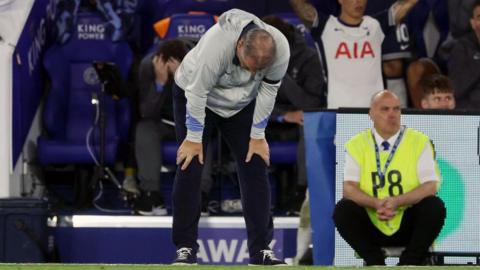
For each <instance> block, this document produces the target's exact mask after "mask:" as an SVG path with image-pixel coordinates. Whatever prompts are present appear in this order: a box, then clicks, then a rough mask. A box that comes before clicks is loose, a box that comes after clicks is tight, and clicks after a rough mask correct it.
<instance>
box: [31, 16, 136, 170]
mask: <svg viewBox="0 0 480 270" xmlns="http://www.w3.org/2000/svg"><path fill="white" fill-rule="evenodd" d="M106 24H107V22H106V21H105V20H104V19H103V18H102V17H101V16H100V15H99V14H97V13H80V14H78V19H77V22H76V25H75V31H74V33H73V35H72V37H71V38H70V39H69V40H68V41H67V42H66V43H65V44H63V45H58V44H56V45H53V46H52V47H51V48H49V49H48V50H47V52H46V53H45V57H44V59H43V64H44V66H45V69H46V70H47V72H48V74H49V76H50V78H51V88H50V90H49V92H48V95H47V98H46V101H45V107H44V112H43V127H44V129H45V131H46V135H43V136H41V137H39V138H38V149H37V150H38V151H37V152H38V159H39V162H40V163H41V164H43V165H48V164H71V163H74V164H93V163H94V161H93V159H92V157H91V156H90V154H89V152H88V150H87V147H86V136H87V132H88V130H89V129H90V128H91V127H92V125H93V123H94V118H95V115H96V109H95V107H94V106H93V105H92V103H91V100H92V95H93V94H94V93H95V94H96V95H98V96H100V94H99V92H100V90H101V85H100V83H99V80H98V76H97V73H96V71H95V69H94V68H93V65H92V64H93V62H94V61H108V62H113V63H115V64H116V65H117V66H118V68H119V71H120V73H121V75H122V77H123V78H124V79H125V78H127V74H128V72H129V69H130V66H131V64H132V59H133V56H132V52H131V50H130V48H129V47H128V44H127V43H126V42H113V41H112V40H111V39H110V38H109V37H108V35H106V34H105V29H106ZM104 111H105V116H106V120H105V122H106V132H105V163H106V164H112V163H114V162H115V160H116V155H117V148H118V145H119V143H120V142H122V141H124V142H126V141H127V139H128V130H129V125H130V108H129V102H128V100H126V99H121V100H118V101H117V100H114V99H113V98H112V97H110V96H105V103H104ZM99 133H100V132H99V127H98V126H97V127H96V128H95V129H94V132H93V135H92V136H91V145H92V149H93V151H94V153H95V154H96V158H97V160H98V159H99V156H98V154H99V142H100V139H99V138H100V137H99Z"/></svg>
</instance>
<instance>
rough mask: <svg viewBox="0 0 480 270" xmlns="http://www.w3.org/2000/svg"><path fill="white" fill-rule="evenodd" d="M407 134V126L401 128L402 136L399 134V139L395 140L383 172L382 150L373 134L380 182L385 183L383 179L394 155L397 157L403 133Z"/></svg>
mask: <svg viewBox="0 0 480 270" xmlns="http://www.w3.org/2000/svg"><path fill="white" fill-rule="evenodd" d="M404 132H405V126H402V127H401V128H400V134H398V137H397V139H396V140H395V143H394V144H393V147H392V150H391V151H390V155H388V158H387V161H385V166H384V168H383V170H381V168H380V166H381V164H380V150H379V149H378V145H377V141H376V140H375V136H374V135H373V132H372V138H373V143H374V144H375V159H376V161H377V173H378V176H379V177H380V181H383V178H384V177H385V173H386V172H387V168H388V165H390V162H391V161H392V158H393V155H395V152H396V151H397V148H398V145H399V144H400V141H401V140H402V137H403V133H404Z"/></svg>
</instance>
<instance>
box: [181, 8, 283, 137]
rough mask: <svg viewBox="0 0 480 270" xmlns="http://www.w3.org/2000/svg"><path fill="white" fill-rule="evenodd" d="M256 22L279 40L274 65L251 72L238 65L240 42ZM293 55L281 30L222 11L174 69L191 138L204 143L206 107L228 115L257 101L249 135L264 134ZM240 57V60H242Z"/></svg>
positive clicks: (241, 13) (237, 12) (243, 14)
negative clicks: (238, 43)
mask: <svg viewBox="0 0 480 270" xmlns="http://www.w3.org/2000/svg"><path fill="white" fill-rule="evenodd" d="M251 22H253V23H254V24H255V25H256V26H258V27H259V28H262V29H265V30H266V31H268V32H269V33H270V34H271V35H272V37H273V39H274V41H275V44H276V55H275V58H274V61H273V63H272V65H270V66H269V67H267V68H265V69H263V70H259V71H257V72H256V74H255V75H252V74H251V73H250V72H249V71H248V70H246V69H244V68H242V67H240V65H239V64H238V62H237V63H236V61H235V59H236V54H235V52H236V46H237V41H238V40H239V38H240V34H241V33H242V30H243V28H244V27H245V26H247V25H248V24H249V23H251ZM289 58H290V50H289V45H288V41H287V39H286V38H285V37H284V36H283V34H282V33H280V31H278V30H277V29H276V28H274V27H272V26H270V25H268V24H265V23H264V22H262V21H261V20H260V19H259V18H257V17H256V16H255V15H253V14H250V13H248V12H245V11H242V10H239V9H232V10H229V11H227V12H225V13H223V14H222V15H221V16H220V18H219V20H218V23H217V24H215V25H214V26H212V27H211V28H210V29H209V30H208V31H207V32H206V33H205V34H204V35H203V37H202V38H201V39H200V41H199V42H198V44H197V46H195V47H194V48H193V49H192V50H191V51H190V52H189V53H188V54H187V55H186V56H185V58H184V59H183V61H182V63H181V65H180V66H179V68H178V69H177V71H176V73H175V82H176V83H177V85H178V86H180V87H181V88H182V89H183V90H185V97H186V99H187V116H186V126H187V137H186V139H187V140H189V141H192V142H197V143H199V142H202V135H203V128H204V124H205V108H206V107H207V108H208V109H210V110H211V111H213V112H214V113H216V114H218V115H220V116H221V117H224V118H228V117H231V116H233V115H235V114H236V113H238V112H239V111H241V110H242V109H243V108H244V107H245V106H247V105H248V104H249V103H250V102H252V100H253V99H256V104H255V111H254V115H253V125H252V128H251V131H250V137H251V138H253V139H262V138H264V137H265V127H266V126H267V122H268V119H269V117H270V113H271V112H272V109H273V105H274V104H275V97H276V95H277V90H278V88H279V86H280V83H281V80H282V78H283V76H284V75H285V72H286V71H287V67H288V61H289ZM237 61H238V60H237Z"/></svg>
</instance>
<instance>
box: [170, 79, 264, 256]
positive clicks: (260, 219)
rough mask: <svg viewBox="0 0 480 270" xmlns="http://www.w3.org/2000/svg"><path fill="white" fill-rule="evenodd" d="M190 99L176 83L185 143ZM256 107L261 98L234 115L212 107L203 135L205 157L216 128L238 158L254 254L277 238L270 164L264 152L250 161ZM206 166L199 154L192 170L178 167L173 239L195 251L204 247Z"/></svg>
mask: <svg viewBox="0 0 480 270" xmlns="http://www.w3.org/2000/svg"><path fill="white" fill-rule="evenodd" d="M186 103H187V100H186V98H185V92H184V91H183V89H181V88H180V87H179V86H177V85H176V84H174V86H173V105H174V106H173V107H174V116H175V130H176V135H177V141H178V143H179V144H181V143H182V142H183V140H184V139H185V137H186V134H187V129H186V126H185V116H186ZM254 109H255V102H254V101H252V102H251V103H250V104H249V105H248V106H246V107H245V108H243V109H242V110H241V111H240V112H238V113H237V114H235V115H233V116H232V117H229V118H223V117H220V116H219V115H217V114H215V113H214V112H212V111H210V110H209V109H206V117H205V127H204V131H203V139H202V141H203V151H204V156H205V150H206V148H207V147H208V145H206V143H207V142H208V141H209V140H208V138H209V137H210V136H211V135H212V133H213V132H214V131H215V128H218V129H219V130H220V133H221V136H222V137H223V139H224V140H225V142H226V143H227V145H228V147H229V149H230V151H231V152H232V155H233V157H234V158H235V162H236V165H237V174H238V179H239V183H240V194H241V197H242V207H243V213H244V218H245V223H246V227H247V236H248V249H249V254H250V257H252V255H254V254H256V253H258V252H259V251H260V250H263V249H268V244H269V243H270V241H271V240H272V237H273V222H272V214H271V212H270V204H271V199H270V184H269V182H268V175H267V166H266V164H265V162H264V161H263V159H262V158H261V157H260V156H258V155H253V157H252V159H251V160H250V162H248V163H246V162H245V158H246V156H247V152H248V145H249V142H250V129H251V126H252V119H253V112H254ZM202 169H203V165H201V164H200V162H199V161H198V158H197V157H195V158H194V159H193V160H192V162H191V163H190V165H189V166H188V168H187V169H186V170H184V171H182V170H181V169H180V166H178V167H177V171H176V175H175V181H174V184H173V199H172V200H173V229H172V238H173V243H174V244H175V246H176V247H177V248H181V247H189V248H193V249H194V251H195V252H196V251H197V249H198V244H197V237H198V220H199V218H200V210H201V202H200V201H201V188H200V186H201V174H202Z"/></svg>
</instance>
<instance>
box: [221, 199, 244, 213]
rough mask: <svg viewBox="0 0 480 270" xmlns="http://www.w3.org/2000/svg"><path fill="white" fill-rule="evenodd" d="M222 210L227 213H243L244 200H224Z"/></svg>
mask: <svg viewBox="0 0 480 270" xmlns="http://www.w3.org/2000/svg"><path fill="white" fill-rule="evenodd" d="M221 208H222V211H223V212H225V213H241V212H242V211H243V207H242V200H240V199H236V200H223V201H222V203H221Z"/></svg>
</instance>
